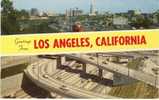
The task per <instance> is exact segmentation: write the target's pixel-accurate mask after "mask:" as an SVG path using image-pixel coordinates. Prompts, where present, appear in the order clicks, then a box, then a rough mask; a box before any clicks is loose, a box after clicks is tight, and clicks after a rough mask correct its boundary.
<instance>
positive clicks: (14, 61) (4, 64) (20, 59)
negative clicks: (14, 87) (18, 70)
mask: <svg viewBox="0 0 159 100" xmlns="http://www.w3.org/2000/svg"><path fill="white" fill-rule="evenodd" d="M37 60H38V58H37V57H34V56H11V57H1V69H4V68H9V67H12V66H16V65H19V64H24V63H32V62H34V61H37Z"/></svg>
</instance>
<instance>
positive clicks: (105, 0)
mask: <svg viewBox="0 0 159 100" xmlns="http://www.w3.org/2000/svg"><path fill="white" fill-rule="evenodd" d="M12 1H13V6H14V7H15V8H16V9H26V10H30V9H31V8H37V9H38V10H40V11H54V12H56V13H65V11H66V9H70V8H75V7H77V8H79V9H81V10H84V12H86V13H89V11H90V5H91V0H69V2H68V0H38V2H37V1H36V0H12ZM95 8H96V10H98V11H99V12H103V11H110V12H112V13H116V12H127V11H128V10H141V12H147V13H150V12H154V11H156V10H158V9H159V0H102V1H101V0H95Z"/></svg>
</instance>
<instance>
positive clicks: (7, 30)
mask: <svg viewBox="0 0 159 100" xmlns="http://www.w3.org/2000/svg"><path fill="white" fill-rule="evenodd" d="M1 7H2V13H1V14H2V16H1V19H2V20H1V24H2V25H1V32H2V34H3V35H4V34H5V35H6V34H15V33H16V32H18V31H19V29H20V27H19V24H18V22H17V14H18V12H17V11H16V10H15V9H14V8H13V3H12V2H11V1H10V0H2V2H1Z"/></svg>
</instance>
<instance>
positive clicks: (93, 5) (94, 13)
mask: <svg viewBox="0 0 159 100" xmlns="http://www.w3.org/2000/svg"><path fill="white" fill-rule="evenodd" d="M89 15H90V16H94V15H96V10H95V0H91V5H90V13H89Z"/></svg>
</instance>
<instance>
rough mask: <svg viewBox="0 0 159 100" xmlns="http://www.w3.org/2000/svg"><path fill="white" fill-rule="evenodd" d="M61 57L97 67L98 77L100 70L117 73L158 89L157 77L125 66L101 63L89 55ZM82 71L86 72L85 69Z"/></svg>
mask: <svg viewBox="0 0 159 100" xmlns="http://www.w3.org/2000/svg"><path fill="white" fill-rule="evenodd" d="M63 56H65V57H68V58H71V59H74V60H77V61H81V62H83V63H84V64H87V63H88V64H92V65H94V66H97V67H98V68H99V76H102V70H106V71H109V72H112V73H118V74H121V75H124V76H127V77H130V78H132V79H135V80H139V81H142V82H145V83H146V84H149V85H152V86H154V87H157V88H159V79H158V78H159V77H157V76H155V75H151V74H148V73H144V72H142V71H137V70H134V69H130V68H128V67H125V66H122V65H119V64H115V63H111V62H107V63H103V59H100V58H98V59H97V58H96V57H91V56H89V55H80V54H75V55H69V54H65V55H63ZM84 66H86V65H84ZM83 69H85V70H86V68H85V67H84V68H83Z"/></svg>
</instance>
